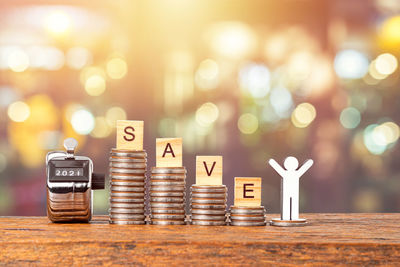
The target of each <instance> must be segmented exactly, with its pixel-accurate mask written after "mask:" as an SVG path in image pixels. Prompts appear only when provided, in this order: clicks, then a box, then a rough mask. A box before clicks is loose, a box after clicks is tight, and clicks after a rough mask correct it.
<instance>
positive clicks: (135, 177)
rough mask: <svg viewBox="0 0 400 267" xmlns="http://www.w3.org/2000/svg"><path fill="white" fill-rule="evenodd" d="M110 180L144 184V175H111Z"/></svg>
mask: <svg viewBox="0 0 400 267" xmlns="http://www.w3.org/2000/svg"><path fill="white" fill-rule="evenodd" d="M110 178H111V180H112V181H113V180H123V181H138V182H139V181H141V182H144V181H145V179H146V176H145V175H117V174H111V175H110Z"/></svg>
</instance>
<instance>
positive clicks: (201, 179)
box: [196, 156, 222, 185]
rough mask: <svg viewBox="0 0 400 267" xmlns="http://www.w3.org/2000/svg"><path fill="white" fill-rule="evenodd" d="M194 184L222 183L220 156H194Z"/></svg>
mask: <svg viewBox="0 0 400 267" xmlns="http://www.w3.org/2000/svg"><path fill="white" fill-rule="evenodd" d="M196 185H222V156H197V157H196Z"/></svg>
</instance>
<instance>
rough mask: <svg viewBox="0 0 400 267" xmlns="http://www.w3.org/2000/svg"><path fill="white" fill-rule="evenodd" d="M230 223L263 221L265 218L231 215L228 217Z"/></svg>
mask: <svg viewBox="0 0 400 267" xmlns="http://www.w3.org/2000/svg"><path fill="white" fill-rule="evenodd" d="M230 219H231V221H265V217H264V216H263V215H261V216H260V215H258V216H254V217H253V216H238V215H232V214H231V216H230Z"/></svg>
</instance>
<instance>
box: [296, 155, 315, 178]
mask: <svg viewBox="0 0 400 267" xmlns="http://www.w3.org/2000/svg"><path fill="white" fill-rule="evenodd" d="M313 164H314V161H313V160H312V159H309V160H307V161H306V162H305V163H304V164H303V166H301V167H300V169H299V170H298V171H297V173H298V174H299V178H300V177H301V176H303V174H304V173H305V172H306V171H308V169H309V168H311V166H312V165H313Z"/></svg>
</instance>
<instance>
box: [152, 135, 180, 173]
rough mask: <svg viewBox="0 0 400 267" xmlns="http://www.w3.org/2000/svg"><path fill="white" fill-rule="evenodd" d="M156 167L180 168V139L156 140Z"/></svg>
mask: <svg viewBox="0 0 400 267" xmlns="http://www.w3.org/2000/svg"><path fill="white" fill-rule="evenodd" d="M156 167H182V138H157V139H156Z"/></svg>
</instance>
